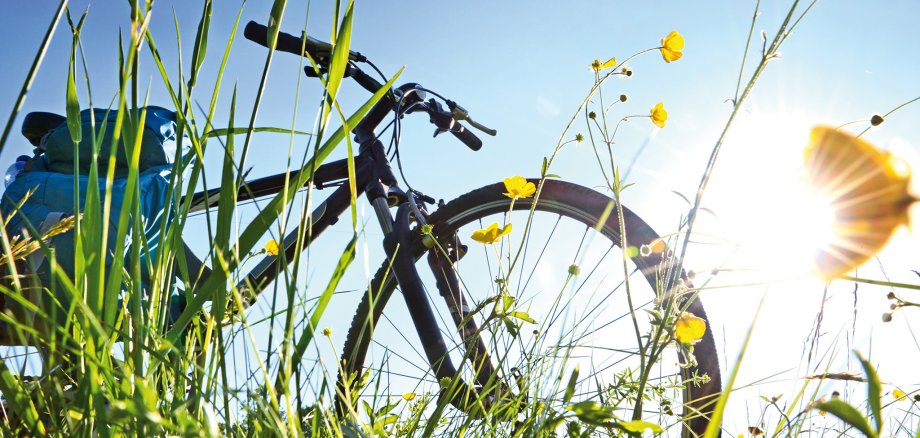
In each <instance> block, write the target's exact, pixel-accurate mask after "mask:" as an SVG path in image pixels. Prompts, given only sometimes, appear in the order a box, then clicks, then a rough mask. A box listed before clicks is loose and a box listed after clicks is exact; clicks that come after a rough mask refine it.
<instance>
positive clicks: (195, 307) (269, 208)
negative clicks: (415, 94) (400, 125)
mask: <svg viewBox="0 0 920 438" xmlns="http://www.w3.org/2000/svg"><path fill="white" fill-rule="evenodd" d="M402 71H403V69H400V70H399V72H397V73H396V75H394V76H393V78H391V79H390V80H389V81H388V82H387V83H386V84H385V85H384V86H383V87H382V88H381V89H380V90H378V91H377V92H376V93H374V95H373V96H371V98H370V99H368V101H367V102H365V103H364V105H362V106H361V108H359V109H358V110H357V111H355V113H354V114H352V115H351V117H349V118H348V126H354V125H355V124H356V123H357V122H358V121H359V120H361V118H362V117H364V115H365V114H366V113H367V111H368V110H370V108H371V107H372V106H373V105H374V104H376V103H377V101H379V100H380V99H381V98H382V97H383V96H384V95H385V94H386V93H388V92H389V89H390V87H391V86H392V85H393V83H394V82H395V81H396V79H397V78H398V77H399V75H400V74H401V73H402ZM344 137H345V131H344V129H342V128H341V127H340V128H339V129H338V130H336V131H335V132H334V133H333V134H332V136H330V137H329V139H328V140H327V141H326V142H325V143H323V145H322V147H320V148H319V150H318V152H317V154H316V155H315V156H313V157H311V158H310V160H309V161H308V162H307V163H306V165H305V166H304V167H303V168H302V169H301V172H300V173H299V174H298V176H297V179H296V180H295V181H294V184H292V185H293V186H294V187H302V186H303V185H304V184H306V182H307V181H308V180H309V179H310V178H311V177H312V176H313V169H314V168H316V166H318V165H319V164H321V163H322V162H323V161H324V160H325V159H326V157H328V156H329V154H331V153H332V151H333V150H334V149H335V146H336V145H338V143H339V142H341V141H342V139H343V138H344ZM296 193H297V192H296V191H294V190H291V191H289V192H288V193H286V194H279V195H276V196H275V197H274V198H272V199H271V200H270V201H269V202H268V203H267V204H266V206H265V208H264V209H263V210H262V211H260V212H259V214H258V215H256V217H255V218H254V219H253V220H252V222H251V223H250V224H249V225H247V226H246V228H245V229H244V230H243V233H242V234H241V235H240V238H239V240H238V242H237V244H236V247H235V250H236V252H237V253H239V254H246V253H248V252H249V251H250V250H252V248H253V247H254V246H255V243H256V242H258V240H259V239H260V238H261V237H262V236H263V235H264V234H265V231H266V230H268V227H270V226H271V224H272V223H274V221H275V218H277V217H278V215H279V214H280V213H281V210H282V208H283V206H284V205H285V204H287V203H288V202H290V201H291V199H293V197H294V195H295V194H296ZM237 266H239V261H238V260H235V259H231V260H228V268H229V269H230V270H233V269H236V267H237ZM215 274H218V275H211V277H209V278H208V279H207V280H206V281H205V284H204V285H202V287H201V293H199V294H198V295H196V296H195V298H194V300H192V301H191V302H190V303H188V306H187V307H186V309H185V311H183V312H182V315H180V316H179V318H178V320H177V321H176V323H175V325H174V326H173V328H172V329H170V331H169V334H168V339H170V340H171V341H173V342H174V341H175V340H176V339H178V335H179V333H181V330H182V329H184V328H185V326H186V325H187V324H188V323H189V322H190V321H191V319H192V317H193V315H195V314H196V313H197V312H199V311H200V310H201V307H202V306H203V305H204V303H205V302H206V301H208V300H210V299H211V295H212V294H213V293H214V290H216V288H218V287H223V286H222V283H224V282H225V281H226V277H225V276H223V275H220V271H215Z"/></svg>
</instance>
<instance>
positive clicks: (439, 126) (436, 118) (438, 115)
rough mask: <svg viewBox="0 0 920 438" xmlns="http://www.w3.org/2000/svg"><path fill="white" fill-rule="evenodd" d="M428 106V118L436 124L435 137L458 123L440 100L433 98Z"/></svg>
mask: <svg viewBox="0 0 920 438" xmlns="http://www.w3.org/2000/svg"><path fill="white" fill-rule="evenodd" d="M426 106H427V109H428V118H429V120H430V121H431V123H432V124H434V126H435V130H434V137H437V136H438V135H439V134H442V133H445V132H447V131H450V130H452V129H454V124H455V123H457V121H456V120H455V119H454V117H453V115H452V114H451V113H449V112H447V111H444V109H443V108H442V107H441V104H440V103H438V101H436V100H434V98H431V99H430V100H429V101H428V102H427V105H426Z"/></svg>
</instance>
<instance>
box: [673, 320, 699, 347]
mask: <svg viewBox="0 0 920 438" xmlns="http://www.w3.org/2000/svg"><path fill="white" fill-rule="evenodd" d="M704 334H706V321H704V320H703V318H700V317H698V316H696V315H694V314H692V313H690V312H682V313H681V314H680V317H679V318H677V322H676V323H675V324H674V338H676V339H677V342H680V343H681V344H692V343H694V342H696V341H699V340H700V339H701V338H702V337H703V335H704Z"/></svg>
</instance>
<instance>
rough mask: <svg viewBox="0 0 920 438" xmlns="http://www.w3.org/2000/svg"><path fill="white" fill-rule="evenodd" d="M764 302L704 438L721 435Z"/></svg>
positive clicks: (762, 299) (755, 315) (759, 308)
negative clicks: (724, 419)
mask: <svg viewBox="0 0 920 438" xmlns="http://www.w3.org/2000/svg"><path fill="white" fill-rule="evenodd" d="M763 301H764V298H761V299H760V303H759V304H757V311H756V312H754V318H752V319H751V326H750V327H748V331H747V334H746V335H745V336H744V342H743V343H742V344H741V350H740V351H739V352H738V359H736V360H735V366H734V367H733V368H732V373H731V374H730V375H729V377H728V381H727V382H725V387H724V388H722V395H720V396H719V401H718V402H717V403H716V408H715V410H713V412H712V418H710V419H709V425H708V426H706V432H705V434H704V435H703V438H718V437H719V436H720V435H721V429H722V416H723V415H724V413H725V406H726V405H727V404H728V396H729V395H730V394H731V392H732V389H733V388H734V387H735V379H736V378H737V377H738V371H739V370H740V369H741V362H742V361H743V360H744V353H745V352H746V351H747V348H748V343H749V342H750V341H751V334H753V333H754V326H756V325H757V317H758V316H760V310H761V309H763Z"/></svg>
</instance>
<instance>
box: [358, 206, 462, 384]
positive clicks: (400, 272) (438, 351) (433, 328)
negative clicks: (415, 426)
mask: <svg viewBox="0 0 920 438" xmlns="http://www.w3.org/2000/svg"><path fill="white" fill-rule="evenodd" d="M371 202H372V204H373V206H374V210H375V211H376V213H377V218H378V220H380V222H381V228H382V229H384V230H386V229H388V228H389V229H391V230H392V231H390V232H389V233H387V234H386V235H385V236H384V238H383V248H384V250H385V252H386V254H387V257H388V258H389V260H391V261H392V265H393V274H394V275H395V276H396V281H397V282H398V283H399V286H400V288H401V289H402V294H403V298H404V299H405V300H406V306H407V307H408V308H409V315H410V316H411V317H412V322H413V323H414V324H415V330H416V332H418V335H419V338H420V340H421V342H422V347H423V348H424V350H425V357H426V358H427V359H428V363H429V364H430V365H431V369H432V370H433V371H434V373H435V376H437V378H438V379H439V380H440V379H442V378H445V377H446V378H450V379H453V378H454V377H455V376H456V374H457V369H456V367H454V364H453V362H452V361H451V359H450V356H449V355H448V352H447V345H446V344H445V342H444V338H443V337H442V336H441V333H440V331H439V329H438V321H437V318H436V317H435V314H434V311H433V310H432V309H431V303H429V302H428V296H427V295H426V294H425V287H424V285H423V284H422V280H421V278H419V275H418V270H416V268H415V257H414V255H413V254H412V245H411V241H410V238H409V213H410V211H411V208H410V207H409V205H408V204H402V205H400V206H399V208H398V209H397V210H396V218H395V221H394V220H393V219H392V215H391V213H390V210H389V207H388V206H387V203H386V198H383V197H375V198H374V199H372V201H371Z"/></svg>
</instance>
